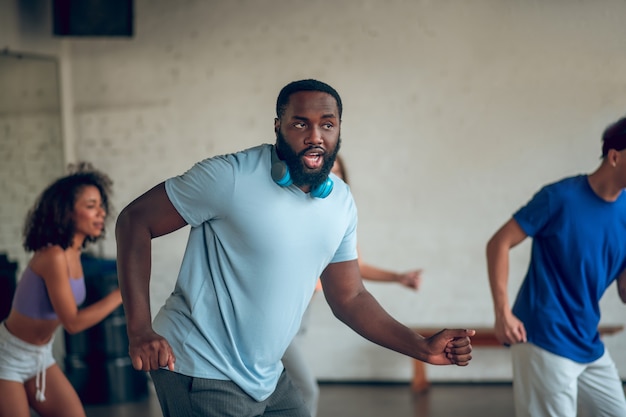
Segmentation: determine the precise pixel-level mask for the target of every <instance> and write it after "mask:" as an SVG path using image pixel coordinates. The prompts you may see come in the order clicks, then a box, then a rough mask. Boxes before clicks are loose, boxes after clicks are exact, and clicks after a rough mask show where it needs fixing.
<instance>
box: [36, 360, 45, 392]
mask: <svg viewBox="0 0 626 417" xmlns="http://www.w3.org/2000/svg"><path fill="white" fill-rule="evenodd" d="M44 361H45V353H44V352H43V351H42V352H39V355H38V357H37V376H36V377H35V389H36V390H37V391H36V393H35V399H36V400H37V401H38V402H40V403H41V402H44V401H46V396H45V395H44V393H45V392H46V364H45V363H44Z"/></svg>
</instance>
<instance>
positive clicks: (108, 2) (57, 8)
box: [52, 0, 134, 37]
mask: <svg viewBox="0 0 626 417" xmlns="http://www.w3.org/2000/svg"><path fill="white" fill-rule="evenodd" d="M52 13H53V28H54V34H55V35H59V36H126V37H130V36H133V23H134V7H133V0H53V11H52Z"/></svg>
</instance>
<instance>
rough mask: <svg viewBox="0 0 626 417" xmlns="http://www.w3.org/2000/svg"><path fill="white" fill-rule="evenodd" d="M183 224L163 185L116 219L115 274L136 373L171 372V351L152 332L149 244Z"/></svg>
mask: <svg viewBox="0 0 626 417" xmlns="http://www.w3.org/2000/svg"><path fill="white" fill-rule="evenodd" d="M186 224H187V223H186V222H185V220H183V218H182V217H181V216H180V214H178V212H177V211H176V209H175V208H174V206H173V205H172V203H171V202H170V200H169V198H168V196H167V193H166V192H165V184H164V183H161V184H159V185H157V186H155V187H154V188H152V189H151V190H149V191H147V192H146V193H145V194H143V195H141V196H140V197H138V198H137V199H136V200H135V201H133V202H131V203H130V204H129V205H128V206H126V207H125V208H124V209H123V210H122V212H121V213H120V215H119V217H118V219H117V224H116V227H115V237H116V240H117V273H118V280H119V283H120V289H121V291H122V299H123V300H124V311H125V313H126V319H127V331H128V339H129V344H130V346H129V355H130V357H131V360H132V363H133V367H134V368H135V369H137V370H143V371H149V370H154V369H158V368H160V367H163V366H167V367H169V368H170V369H171V370H173V369H174V362H175V360H176V358H175V356H174V352H173V351H172V348H171V347H170V345H169V343H168V342H167V341H166V340H165V339H164V338H163V337H161V336H160V335H158V334H156V333H155V332H154V330H153V329H152V316H151V312H150V272H151V256H152V242H151V241H152V239H153V238H156V237H159V236H162V235H165V234H168V233H171V232H173V231H175V230H178V229H180V228H182V227H184V226H185V225H186Z"/></svg>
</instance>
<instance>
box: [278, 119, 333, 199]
mask: <svg viewBox="0 0 626 417" xmlns="http://www.w3.org/2000/svg"><path fill="white" fill-rule="evenodd" d="M340 147H341V137H339V138H338V140H337V146H335V149H334V150H333V151H332V153H324V155H323V158H324V163H323V164H322V167H321V168H320V169H319V170H318V171H311V170H310V169H309V168H307V167H306V166H305V165H304V164H303V163H302V157H303V156H304V154H305V153H306V152H307V151H309V150H311V149H316V147H314V146H310V147H308V148H306V149H304V150H303V151H302V152H300V153H298V154H297V153H296V152H295V151H294V150H293V149H292V148H291V146H289V144H288V143H287V140H286V139H285V137H284V136H283V134H282V132H281V131H280V129H279V130H278V132H277V133H276V151H277V152H278V155H280V157H281V159H282V160H283V162H285V163H286V164H287V168H289V174H290V175H291V179H292V181H293V183H294V184H295V185H296V186H299V187H302V186H305V185H309V186H311V188H315V187H317V186H319V185H320V184H322V183H324V181H326V178H328V174H330V171H331V169H332V168H333V164H334V163H335V159H336V158H337V152H339V148H340Z"/></svg>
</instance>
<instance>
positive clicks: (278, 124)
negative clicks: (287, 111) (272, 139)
mask: <svg viewBox="0 0 626 417" xmlns="http://www.w3.org/2000/svg"><path fill="white" fill-rule="evenodd" d="M279 130H280V120H278V117H276V118H274V133H276V134H278V131H279Z"/></svg>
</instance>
